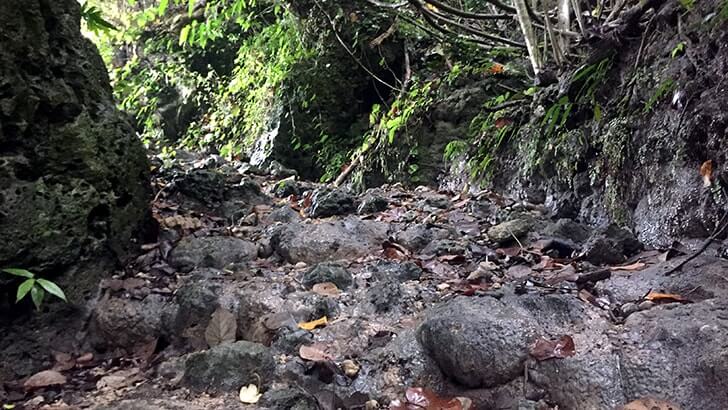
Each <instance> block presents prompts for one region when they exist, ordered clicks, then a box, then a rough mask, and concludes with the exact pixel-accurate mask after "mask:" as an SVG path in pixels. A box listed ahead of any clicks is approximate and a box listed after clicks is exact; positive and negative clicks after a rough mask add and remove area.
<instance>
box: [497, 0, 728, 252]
mask: <svg viewBox="0 0 728 410" xmlns="http://www.w3.org/2000/svg"><path fill="white" fill-rule="evenodd" d="M727 11H728V7H726V3H725V2H721V1H708V2H700V3H699V4H697V3H696V4H695V5H694V6H690V7H689V8H686V5H684V4H683V3H681V2H678V1H670V2H666V3H663V4H661V5H660V6H657V7H656V9H655V10H654V12H649V13H647V14H646V15H645V16H644V17H643V23H642V24H640V25H638V26H637V27H635V30H633V32H631V33H629V35H626V36H623V37H622V38H620V42H619V44H618V45H617V48H615V51H616V52H615V53H613V55H612V57H611V59H610V60H609V61H608V63H607V65H606V70H605V75H604V77H603V78H602V79H601V80H600V81H599V82H598V91H597V92H596V93H595V95H594V101H595V102H596V104H599V108H600V110H599V111H600V115H598V116H597V115H595V114H592V112H591V111H592V110H593V109H594V107H593V105H591V104H587V106H586V107H584V109H582V111H581V112H576V113H575V114H572V115H571V116H570V117H569V119H568V120H567V121H566V123H565V124H564V126H563V127H560V128H559V129H557V130H555V131H552V132H551V133H550V134H548V133H547V130H546V127H544V126H543V125H542V124H543V123H544V117H545V116H546V115H548V112H549V110H551V109H552V108H553V107H554V106H556V105H557V104H558V100H559V98H561V97H563V96H564V95H567V96H570V97H571V101H574V100H575V99H576V98H575V95H574V94H575V92H574V91H571V93H570V92H569V91H567V92H563V90H564V89H568V88H569V87H568V86H569V85H571V84H570V80H569V79H570V78H574V76H573V73H572V75H571V76H569V75H566V76H565V80H562V81H561V83H560V84H557V85H554V86H552V87H550V88H547V89H545V90H543V91H542V92H540V93H539V95H537V96H536V98H535V99H534V102H533V103H532V105H531V107H530V113H531V114H530V117H529V121H528V123H527V126H524V127H523V128H522V129H521V132H520V133H519V134H518V135H517V137H515V138H514V139H513V140H511V141H510V142H509V143H508V146H507V148H506V150H505V152H504V153H503V154H502V156H501V158H500V159H499V163H501V164H503V165H504V166H503V167H502V168H501V172H499V173H497V176H496V178H494V181H495V184H496V186H499V187H500V188H501V189H504V190H506V191H509V192H511V193H513V194H516V195H518V196H521V197H529V198H531V199H535V200H538V201H544V202H545V204H546V205H547V206H548V207H549V208H550V209H551V210H552V211H553V212H554V214H556V215H558V216H566V217H574V218H578V219H580V220H581V221H583V222H588V223H591V224H604V223H606V222H610V221H612V222H617V223H620V224H623V225H627V226H629V227H631V228H633V229H634V231H635V233H636V234H637V235H638V237H639V239H640V240H641V241H643V242H644V243H646V244H648V245H653V246H659V247H665V246H669V245H670V243H671V242H672V241H673V240H675V239H683V238H699V237H706V236H708V235H710V233H711V232H712V231H713V229H714V228H715V226H716V224H717V222H718V219H720V217H721V214H722V212H721V211H719V209H720V208H721V207H722V206H723V205H724V204H725V201H726V198H725V193H724V188H722V187H721V184H722V183H721V180H720V175H724V174H725V171H726V170H728V168H727V167H728V162H727V161H728V150H726V146H725V144H724V143H722V142H724V141H725V138H726V135H727V134H728V114H726V111H725V107H726V104H728V94H727V93H726V89H728V80H726V78H725V72H726V69H728V23H727V20H726V12H727ZM580 86H581V84H576V86H571V89H572V90H578V89H579V87H580ZM708 160H711V161H712V166H713V175H712V185H711V186H710V187H704V186H703V180H702V177H701V174H700V168H701V165H702V164H703V163H705V161H708Z"/></svg>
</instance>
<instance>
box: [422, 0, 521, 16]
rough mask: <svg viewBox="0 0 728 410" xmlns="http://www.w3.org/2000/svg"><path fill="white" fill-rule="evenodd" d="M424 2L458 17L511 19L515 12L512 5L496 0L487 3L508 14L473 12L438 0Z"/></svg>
mask: <svg viewBox="0 0 728 410" xmlns="http://www.w3.org/2000/svg"><path fill="white" fill-rule="evenodd" d="M425 3H427V4H431V5H433V6H435V7H437V8H439V9H442V10H444V11H446V12H448V13H450V14H454V15H456V16H458V17H464V18H467V19H473V20H512V19H513V16H512V15H513V14H515V13H516V9H514V8H513V7H511V6H506V5H505V4H503V3H500V2H498V1H496V0H493V1H489V3H490V4H492V5H494V6H495V7H496V8H498V9H501V10H503V11H505V12H507V13H510V14H481V13H473V12H469V11H465V10H461V9H458V8H455V7H453V6H450V5H447V4H445V3H443V2H441V1H439V0H425Z"/></svg>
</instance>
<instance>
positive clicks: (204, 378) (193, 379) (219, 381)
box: [182, 341, 275, 393]
mask: <svg viewBox="0 0 728 410" xmlns="http://www.w3.org/2000/svg"><path fill="white" fill-rule="evenodd" d="M274 370H275V362H274V361H273V355H272V353H271V352H270V349H268V348H267V347H265V346H263V345H261V344H258V343H251V342H246V341H239V342H234V343H223V344H221V345H218V346H215V347H213V348H211V349H209V350H206V351H203V352H198V353H192V354H190V355H188V357H187V360H186V362H185V373H184V376H183V378H182V383H183V384H184V385H186V386H188V387H190V388H192V389H194V390H198V391H208V392H221V393H223V392H224V393H227V392H231V391H236V390H237V389H239V388H240V386H244V385H248V384H251V383H253V384H256V383H263V384H268V383H270V382H271V380H272V377H273V371H274Z"/></svg>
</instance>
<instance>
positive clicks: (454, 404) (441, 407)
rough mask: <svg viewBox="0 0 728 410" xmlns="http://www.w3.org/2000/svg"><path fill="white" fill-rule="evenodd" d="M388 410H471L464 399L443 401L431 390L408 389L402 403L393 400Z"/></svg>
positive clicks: (467, 401)
mask: <svg viewBox="0 0 728 410" xmlns="http://www.w3.org/2000/svg"><path fill="white" fill-rule="evenodd" d="M466 406H467V407H466ZM389 408H390V410H469V409H471V408H472V401H471V400H470V399H468V398H465V397H456V398H454V399H444V398H442V397H439V396H438V395H437V394H436V393H435V392H433V391H432V390H428V389H423V388H421V387H410V388H408V389H407V391H405V400H404V402H403V401H402V400H394V401H392V402H391V403H390V405H389Z"/></svg>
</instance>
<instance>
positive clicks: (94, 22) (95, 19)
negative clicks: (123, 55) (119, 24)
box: [81, 1, 116, 33]
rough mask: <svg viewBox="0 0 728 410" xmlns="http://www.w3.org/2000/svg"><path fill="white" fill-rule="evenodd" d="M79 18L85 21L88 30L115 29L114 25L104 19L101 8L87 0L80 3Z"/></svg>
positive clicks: (103, 30)
mask: <svg viewBox="0 0 728 410" xmlns="http://www.w3.org/2000/svg"><path fill="white" fill-rule="evenodd" d="M81 19H82V20H83V21H85V22H86V27H87V28H88V29H89V31H92V32H95V33H99V32H105V31H109V30H116V27H115V26H114V25H113V24H111V23H110V22H108V21H107V20H106V19H104V16H103V14H102V13H101V10H99V9H98V8H97V7H95V6H91V5H89V4H88V1H86V2H84V3H83V4H82V5H81Z"/></svg>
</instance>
